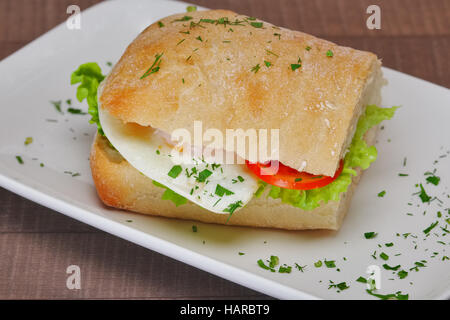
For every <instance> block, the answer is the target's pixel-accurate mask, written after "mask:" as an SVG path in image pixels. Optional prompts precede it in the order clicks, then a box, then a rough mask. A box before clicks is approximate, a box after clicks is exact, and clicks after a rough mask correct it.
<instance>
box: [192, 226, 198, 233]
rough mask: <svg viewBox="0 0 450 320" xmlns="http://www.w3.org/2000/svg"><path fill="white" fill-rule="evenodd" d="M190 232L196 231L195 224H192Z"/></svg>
mask: <svg viewBox="0 0 450 320" xmlns="http://www.w3.org/2000/svg"><path fill="white" fill-rule="evenodd" d="M192 232H197V226H196V225H195V224H194V225H192Z"/></svg>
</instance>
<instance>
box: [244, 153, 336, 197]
mask: <svg viewBox="0 0 450 320" xmlns="http://www.w3.org/2000/svg"><path fill="white" fill-rule="evenodd" d="M245 163H246V164H247V167H248V168H249V169H250V170H251V171H252V172H253V173H254V174H256V175H257V176H258V177H259V178H260V179H261V180H263V181H265V182H267V183H269V184H272V185H274V186H278V187H281V188H286V189H297V190H310V189H315V188H321V187H324V186H326V185H327V184H330V183H331V182H333V181H334V180H336V178H337V177H339V175H340V174H341V172H342V169H343V168H344V160H341V162H340V165H339V168H338V169H337V171H336V173H335V174H334V176H333V177H329V176H323V175H314V174H310V173H307V172H300V171H297V170H295V169H293V168H291V167H288V166H285V165H284V164H282V163H281V162H279V161H272V166H271V162H267V163H259V162H257V163H251V162H249V161H247V160H246V161H245ZM277 164H278V170H274V168H276V165H277ZM275 171H276V172H275Z"/></svg>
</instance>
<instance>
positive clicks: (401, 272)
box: [397, 270, 408, 279]
mask: <svg viewBox="0 0 450 320" xmlns="http://www.w3.org/2000/svg"><path fill="white" fill-rule="evenodd" d="M397 275H398V277H399V278H400V279H405V278H406V277H407V276H408V271H405V270H400V271H399V272H398V273H397Z"/></svg>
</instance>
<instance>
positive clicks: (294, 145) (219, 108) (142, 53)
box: [94, 10, 382, 228]
mask: <svg viewBox="0 0 450 320" xmlns="http://www.w3.org/2000/svg"><path fill="white" fill-rule="evenodd" d="M380 65H381V63H380V61H379V60H378V59H377V57H376V56H375V55H374V54H372V53H369V52H364V51H359V50H355V49H352V48H348V47H342V46H338V45H336V44H334V43H331V42H329V41H326V40H322V39H318V38H316V37H314V36H311V35H308V34H305V33H302V32H299V31H292V30H288V29H285V28H279V27H276V26H273V25H271V24H270V23H267V22H263V21H260V20H256V19H254V18H249V17H246V16H243V15H238V14H236V13H234V12H231V11H225V10H212V11H198V12H189V13H183V14H177V15H173V16H169V17H166V18H164V19H162V20H160V21H158V22H155V23H153V24H152V25H150V26H149V27H148V28H146V29H145V30H144V31H143V32H142V33H141V34H140V35H139V36H138V37H137V38H136V39H135V40H134V41H133V42H132V43H131V44H130V45H129V46H128V48H127V49H126V51H125V53H124V54H123V56H122V58H121V59H120V61H119V62H118V63H117V64H116V65H115V66H114V68H113V69H112V71H111V74H110V75H109V76H108V78H107V80H106V83H105V86H104V89H103V92H102V94H101V96H100V97H99V99H100V102H101V105H102V107H103V108H105V109H106V110H108V111H109V112H110V113H111V114H112V115H113V116H115V117H117V118H119V119H121V120H122V121H124V122H135V123H137V124H140V125H142V126H152V127H154V128H158V129H160V130H162V131H164V132H172V131H173V130H175V129H177V128H186V129H188V130H189V131H191V134H193V123H194V120H200V121H202V124H203V129H204V130H206V129H208V128H216V129H219V130H220V131H222V132H223V133H224V134H225V130H226V129H238V128H241V129H244V130H246V129H250V128H253V129H259V128H262V129H268V130H270V129H279V130H280V132H279V137H280V138H279V140H280V161H281V162H282V163H283V164H285V165H288V166H290V167H292V168H295V169H297V170H299V171H306V172H309V173H312V174H321V175H328V176H332V175H334V173H335V171H336V169H337V167H338V164H339V161H340V160H341V159H342V158H343V155H344V153H345V151H346V150H347V148H348V146H349V144H350V142H351V140H352V137H353V133H354V131H355V128H356V123H357V120H358V118H359V116H360V115H361V112H362V110H363V106H365V105H367V104H371V103H378V102H379V100H380V90H379V88H380V86H381V83H382V76H381V69H380ZM242 156H243V157H245V155H242ZM263 160H264V159H260V161H263ZM266 160H268V159H266ZM105 162H106V161H105ZM111 166H113V165H112V163H111ZM94 167H95V166H94ZM120 168H121V169H120V170H119V172H125V171H132V168H129V166H125V165H122V166H120ZM136 174H137V173H136ZM99 176H102V177H104V176H103V175H102V174H101V173H100V174H99ZM116 178H117V177H116ZM122 178H125V176H123V177H122ZM111 179H113V178H111ZM133 179H134V178H133ZM142 179H144V178H143V177H142V178H140V179H137V178H136V182H139V183H142V184H143V185H145V183H144V181H143V180H142ZM117 183H118V182H117ZM115 186H116V187H119V184H116V185H115ZM120 187H124V188H126V185H122V184H120ZM136 192H137V191H136ZM141 192H144V193H145V196H144V198H146V197H147V199H150V197H152V196H153V194H155V200H154V201H157V202H158V203H159V202H161V200H159V199H156V194H159V193H160V192H159V190H158V191H156V190H154V191H153V189H152V187H151V186H149V187H146V188H144V190H143V191H141ZM101 194H113V193H108V192H106V193H105V192H101ZM142 201H143V202H139V203H140V204H139V208H138V207H135V208H133V206H130V204H129V203H128V202H127V204H126V205H125V204H123V205H122V206H121V207H130V208H131V210H134V211H139V210H143V211H152V212H153V211H155V210H153V209H152V208H154V206H152V205H150V202H148V203H147V202H145V200H142ZM260 201H262V200H256V202H255V204H254V205H253V206H258V203H260ZM118 203H119V204H120V203H121V202H120V201H119V202H118ZM252 203H253V202H252ZM345 203H346V202H345V200H342V201H341V202H339V203H337V204H330V205H326V206H323V207H321V208H319V209H317V211H311V212H309V213H302V214H300V216H302V215H303V216H304V218H299V219H305V220H304V223H303V222H302V223H301V224H300V225H299V226H300V227H301V226H306V227H308V226H311V225H313V223H312V221H316V219H319V220H320V219H322V220H321V221H322V222H321V223H319V224H318V226H320V227H327V226H328V227H332V228H333V226H334V227H335V226H336V225H337V224H338V223H337V220H336V216H335V215H336V214H337V213H338V212H339V210H341V209H339V210H338V207H339V208H342V206H344V207H345V206H346V204H345ZM344 204H345V205H344ZM261 205H263V206H266V205H268V204H267V203H265V202H263V203H261ZM147 206H148V207H147ZM280 206H283V205H281V204H280V205H276V206H275V207H273V206H269V207H268V208H267V210H271V209H270V208H272V207H273V208H276V210H277V211H283V212H284V215H286V219H285V220H286V221H289V220H290V219H291V213H290V212H293V210H295V212H298V210H297V209H295V208H288V207H287V206H286V207H284V206H283V209H280V208H281V207H280ZM330 206H338V207H336V208H334V209H332V210H331V213H330V214H331V216H328V215H323V214H324V212H325V211H327V210H330ZM166 207H167V208H166ZM169 207H170V204H165V203H164V202H163V203H161V205H160V207H159V209H160V210H162V211H161V212H167V214H169V211H170V210H168V208H169ZM188 207H189V208H190V207H191V205H188ZM173 209H174V211H173V212H171V213H170V214H171V215H173V216H178V215H179V216H180V217H181V216H183V217H185V216H184V213H183V214H182V213H181V212H183V211H185V210H188V211H192V214H188V216H190V217H191V218H199V217H201V219H206V220H208V219H210V220H212V221H213V222H219V221H225V219H226V217H219V216H216V215H214V214H211V213H210V214H209V216H208V217H206V215H205V217H203V216H204V213H203V210H202V209H200V208H197V207H196V209H195V212H196V213H194V212H193V211H194V210H190V209H184V208H182V207H180V208H173ZM251 210H252V209H248V208H245V209H243V210H241V211H240V212H239V214H236V217H235V219H234V220H235V221H234V222H235V223H237V224H239V223H240V221H241V219H243V218H241V217H243V216H244V213H245V212H252V211H251ZM314 212H317V213H318V214H319V215H321V216H318V217H315V213H314ZM161 214H163V213H161ZM279 214H282V213H279ZM292 214H293V213H292ZM296 214H298V213H296ZM251 217H252V214H251V213H249V216H248V219H250V220H251V221H253V220H252V219H253V218H251ZM258 217H259V215H258ZM201 219H200V220H201ZM267 219H269V218H267ZM272 219H273V221H270V222H269V220H270V219H269V220H267V221H266V222H264V221H260V222H256V213H255V216H254V223H255V224H257V223H260V224H262V225H277V224H278V222H277V221H275V220H278V218H276V217H272ZM328 219H331V220H329V221H328ZM244 220H246V219H243V220H242V221H244ZM281 220H283V219H281ZM326 221H328V222H326ZM279 223H280V224H282V225H284V222H279ZM242 224H250V225H251V224H253V222H252V223H250V222H246V223H244V222H242ZM286 227H288V225H286Z"/></svg>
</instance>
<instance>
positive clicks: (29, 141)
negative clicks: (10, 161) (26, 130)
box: [23, 137, 33, 146]
mask: <svg viewBox="0 0 450 320" xmlns="http://www.w3.org/2000/svg"><path fill="white" fill-rule="evenodd" d="M30 143H33V137H26V138H25V142H24V143H23V144H24V145H26V146H27V145H29V144H30Z"/></svg>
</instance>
